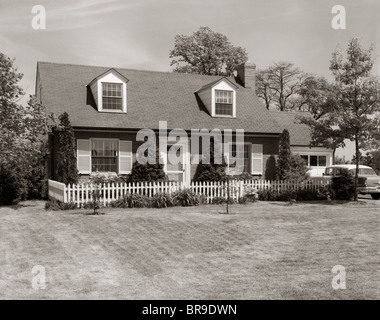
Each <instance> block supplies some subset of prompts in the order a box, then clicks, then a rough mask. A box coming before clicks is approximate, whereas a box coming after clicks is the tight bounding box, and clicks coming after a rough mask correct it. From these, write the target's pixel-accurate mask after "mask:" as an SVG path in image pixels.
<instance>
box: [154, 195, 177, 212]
mask: <svg viewBox="0 0 380 320" xmlns="http://www.w3.org/2000/svg"><path fill="white" fill-rule="evenodd" d="M150 204H151V206H152V207H153V208H168V207H172V206H173V197H172V196H171V195H170V194H167V193H156V194H155V195H154V196H153V197H152V198H151V203H150Z"/></svg>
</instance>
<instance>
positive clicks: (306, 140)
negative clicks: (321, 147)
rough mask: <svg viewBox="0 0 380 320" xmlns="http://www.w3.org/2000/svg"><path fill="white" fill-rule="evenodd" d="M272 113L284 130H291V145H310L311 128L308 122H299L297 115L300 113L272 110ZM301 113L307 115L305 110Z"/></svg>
mask: <svg viewBox="0 0 380 320" xmlns="http://www.w3.org/2000/svg"><path fill="white" fill-rule="evenodd" d="M270 113H271V115H272V117H273V118H274V119H275V120H276V122H277V123H278V125H279V126H280V127H281V128H282V130H283V129H286V130H288V131H289V138H290V145H291V146H310V141H311V130H310V127H309V126H307V125H306V124H300V123H298V121H297V115H299V114H300V113H297V112H288V111H272V110H271V111H270ZM301 114H302V115H305V113H304V112H302V113H301Z"/></svg>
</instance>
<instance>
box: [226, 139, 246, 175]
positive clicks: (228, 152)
mask: <svg viewBox="0 0 380 320" xmlns="http://www.w3.org/2000/svg"><path fill="white" fill-rule="evenodd" d="M232 144H238V143H237V142H228V143H224V144H223V148H226V145H227V150H223V151H224V152H223V154H224V155H225V156H227V160H226V163H227V166H228V167H229V166H230V163H229V162H230V145H232ZM243 144H244V145H248V154H249V158H248V161H249V172H247V173H251V171H252V144H251V143H250V142H244V143H243ZM243 173H244V172H243Z"/></svg>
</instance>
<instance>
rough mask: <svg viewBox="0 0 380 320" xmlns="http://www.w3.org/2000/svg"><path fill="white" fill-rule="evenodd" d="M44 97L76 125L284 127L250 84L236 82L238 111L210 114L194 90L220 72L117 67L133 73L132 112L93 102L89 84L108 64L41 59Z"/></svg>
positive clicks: (260, 129)
mask: <svg viewBox="0 0 380 320" xmlns="http://www.w3.org/2000/svg"><path fill="white" fill-rule="evenodd" d="M37 68H38V72H39V76H40V83H41V85H42V98H43V99H42V102H43V103H44V105H45V106H46V108H47V110H48V112H54V113H56V114H57V115H58V114H61V113H62V112H64V111H66V112H67V113H68V114H69V116H70V121H71V123H72V125H73V126H74V127H92V128H123V129H140V128H151V129H157V128H158V122H159V120H166V121H167V123H168V129H172V128H183V129H185V130H190V129H202V128H207V129H214V128H219V129H221V130H222V129H244V130H245V132H251V133H280V132H281V131H282V129H281V128H279V127H278V125H277V123H276V122H275V121H274V120H273V118H272V117H271V115H270V113H269V111H268V110H266V108H265V107H264V105H263V104H262V103H261V102H260V101H259V100H258V98H257V97H256V95H255V94H254V93H253V91H252V90H251V89H248V88H244V87H242V86H240V85H239V84H237V83H236V81H235V79H233V78H228V80H229V81H231V82H232V83H234V84H236V86H237V87H238V90H237V91H236V93H237V116H236V118H234V119H231V118H212V117H211V116H210V114H209V113H208V111H207V110H206V108H205V107H204V106H203V104H202V103H201V102H200V99H199V98H197V96H196V94H195V93H194V92H195V91H196V90H198V89H199V88H201V87H203V86H205V85H207V84H209V83H211V82H213V81H217V80H218V79H220V78H222V77H218V76H204V75H196V74H181V73H170V72H157V71H141V70H132V69H121V68H115V70H117V72H119V73H120V74H121V75H123V76H124V77H126V78H127V79H129V82H128V89H127V105H128V107H127V108H128V112H127V113H126V114H121V113H116V114H115V113H102V112H98V111H97V110H96V108H95V106H94V103H93V100H92V97H91V94H90V90H89V88H88V87H87V85H88V84H89V83H90V82H91V81H92V80H93V79H94V78H96V77H97V76H99V75H100V74H102V73H104V72H106V71H108V70H109V69H110V68H107V67H94V66H83V65H70V64H58V63H49V62H38V65H37Z"/></svg>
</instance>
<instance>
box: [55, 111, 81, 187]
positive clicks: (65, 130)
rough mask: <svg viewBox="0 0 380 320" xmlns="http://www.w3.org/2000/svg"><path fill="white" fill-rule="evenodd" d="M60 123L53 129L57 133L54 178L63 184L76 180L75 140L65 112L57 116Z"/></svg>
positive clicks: (75, 181)
mask: <svg viewBox="0 0 380 320" xmlns="http://www.w3.org/2000/svg"><path fill="white" fill-rule="evenodd" d="M59 120H60V124H59V126H58V128H57V129H56V130H55V134H56V135H57V143H58V146H59V147H58V148H57V150H58V151H57V156H56V159H57V164H56V180H57V181H59V182H62V183H64V184H69V183H77V182H78V169H77V156H76V142H75V136H74V129H73V127H72V126H71V123H70V120H69V115H68V114H67V112H64V113H62V114H61V115H60V116H59Z"/></svg>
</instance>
